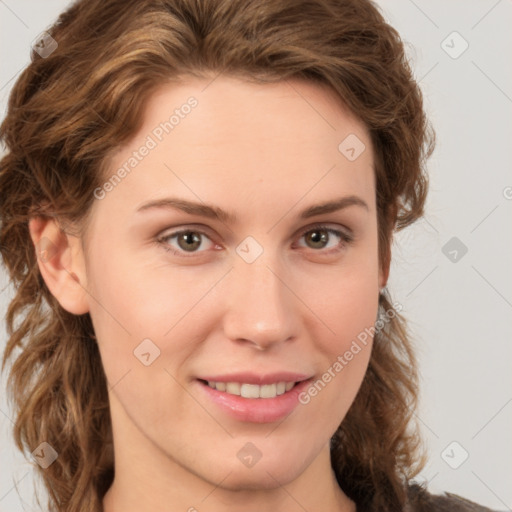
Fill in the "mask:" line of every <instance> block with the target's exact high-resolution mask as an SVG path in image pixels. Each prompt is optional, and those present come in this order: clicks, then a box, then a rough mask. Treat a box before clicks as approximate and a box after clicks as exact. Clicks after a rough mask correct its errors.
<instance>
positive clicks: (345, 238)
mask: <svg viewBox="0 0 512 512" xmlns="http://www.w3.org/2000/svg"><path fill="white" fill-rule="evenodd" d="M313 231H326V232H327V233H329V234H332V235H335V236H338V237H339V238H340V239H341V240H342V242H341V247H339V248H335V249H334V250H333V249H332V248H331V249H330V250H327V251H324V250H323V249H318V250H315V249H313V252H323V253H324V254H333V253H338V252H340V251H342V250H343V249H344V248H345V247H346V246H347V245H350V244H351V243H352V242H353V241H354V237H353V235H351V234H348V233H345V232H344V231H340V230H338V229H334V228H330V227H328V226H327V225H325V224H317V225H314V226H310V227H308V228H307V229H306V230H305V231H302V232H301V233H300V237H299V238H302V237H303V236H304V235H307V234H308V233H311V232H313ZM184 233H196V234H198V235H202V236H205V237H206V238H208V239H210V237H209V236H208V235H207V234H206V233H204V232H203V231H200V230H196V229H194V228H189V229H181V230H179V231H175V232H173V233H170V234H166V235H165V236H161V237H158V238H157V240H156V241H157V242H158V243H159V244H160V245H161V246H162V247H163V248H164V250H165V251H167V252H170V253H171V254H174V255H176V256H182V257H185V258H193V257H194V256H196V255H197V254H200V253H201V252H202V251H199V252H191V253H188V255H187V253H186V251H183V250H177V249H174V248H172V247H170V246H169V244H168V243H167V242H168V241H169V240H170V239H172V238H176V237H178V236H179V235H182V234H184Z"/></svg>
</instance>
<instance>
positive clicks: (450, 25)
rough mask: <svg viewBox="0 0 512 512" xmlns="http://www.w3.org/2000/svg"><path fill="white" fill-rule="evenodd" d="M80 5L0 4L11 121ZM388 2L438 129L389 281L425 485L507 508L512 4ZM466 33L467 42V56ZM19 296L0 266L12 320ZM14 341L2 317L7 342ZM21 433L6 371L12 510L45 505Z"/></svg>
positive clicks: (0, 446) (2, 296)
mask: <svg viewBox="0 0 512 512" xmlns="http://www.w3.org/2000/svg"><path fill="white" fill-rule="evenodd" d="M68 3H69V2H68V1H65V0H45V1H44V2H42V1H41V0H30V1H29V0H18V1H15V0H0V52H1V54H0V62H1V70H0V103H1V104H0V109H1V117H2V118H3V116H4V113H5V107H6V101H7V97H8V94H9V92H10V89H11V87H12V85H13V84H14V81H15V80H16V77H17V76H18V73H19V72H20V70H21V69H23V68H24V67H25V66H26V64H27V63H28V62H29V47H30V44H31V42H32V41H33V40H34V38H35V37H36V36H37V35H38V34H39V33H40V32H42V31H43V30H44V29H45V28H47V27H48V25H49V24H50V23H51V22H52V21H53V20H54V18H55V17H56V16H57V15H58V13H59V12H60V11H61V10H62V9H63V8H64V7H66V6H67V5H68ZM378 3H379V4H380V5H381V6H382V8H383V11H384V15H385V17H386V19H387V20H388V21H389V22H390V24H391V25H393V26H394V27H395V28H396V29H397V30H398V31H399V33H400V34H401V36H402V38H403V39H404V40H405V41H406V43H407V51H408V54H409V57H410V59H411V62H412V64H413V68H414V73H415V76H416V78H417V80H419V81H420V84H421V87H422V89H423V91H424V95H425V101H426V109H427V111H428V114H429V115H430V118H431V120H432V122H433V124H434V128H435V130H436V132H437V136H438V144H437V149H436V152H435V153H434V155H433V157H432V159H431V160H430V164H429V173H430V177H431V187H430V195H429V199H428V204H427V213H426V217H425V219H423V220H421V221H419V222H417V223H416V224H415V225H414V226H412V227H410V228H408V229H406V230H405V231H403V232H402V233H400V234H398V235H397V236H396V239H395V242H394V245H393V263H392V269H391V276H390V281H389V285H388V288H389V289H390V292H391V294H392V297H393V299H394V300H396V301H399V302H400V303H401V304H402V305H403V313H404V315H405V316H406V318H407V319H408V320H409V327H410V329H411V331H412V332H413V333H414V336H415V342H416V345H417V347H418V356H419V359H420V367H421V377H422V388H421V405H420V408H419V410H418V411H417V415H416V416H417V419H418V421H419V424H420V426H421V429H422V433H423V435H424V439H425V442H426V444H427V446H428V450H429V456H430V459H429V463H428V465H427V467H426V468H425V470H424V471H423V472H422V473H421V475H420V476H419V477H418V478H417V479H418V480H420V481H428V482H429V488H430V490H431V491H433V492H436V493H438V492H442V491H449V492H454V493H457V494H460V495H463V496H465V497H467V498H469V499H471V500H474V501H477V502H479V503H481V504H483V505H486V506H488V507H492V508H495V509H498V510H509V509H510V508H511V507H512V486H511V485H510V482H511V481H512V469H511V466H512V462H511V461H512V436H511V435H510V433H511V432H512V386H511V381H510V366H511V361H512V345H511V343H510V341H511V338H512V337H511V334H512V321H511V317H512V271H511V262H512V242H511V236H510V233H512V230H511V224H512V216H511V210H512V173H511V164H512V156H511V150H510V147H511V145H512V136H511V135H512V115H511V114H512V66H511V65H510V54H511V50H512V31H511V30H510V27H511V26H512V2H511V1H510V0H499V1H496V0H480V1H476V0H471V1H469V0H451V1H450V2H447V1H446V0H435V1H434V0H429V1H427V0H415V1H412V0H382V1H380V2H378ZM454 31H456V32H458V33H459V34H460V36H461V37H462V38H463V39H461V37H459V36H458V35H456V34H455V35H454V34H453V32H454ZM464 40H465V41H466V42H467V43H468V44H469V47H468V48H467V50H466V51H464V52H463V53H462V54H460V55H458V53H460V51H461V50H462V49H463V48H464V45H465V43H464ZM443 41H444V43H443ZM455 57H456V58H455ZM507 226H508V227H507ZM453 237H456V238H455V240H452V238H453ZM447 244H448V245H447ZM462 244H463V245H462ZM464 246H465V247H466V248H467V253H465V254H463V252H464ZM11 296H12V290H11V289H10V288H9V287H8V286H7V280H6V276H5V272H4V271H3V270H0V315H1V316H2V318H3V316H4V315H5V311H6V307H7V304H8V302H9V300H10V297H11ZM5 340H6V333H5V326H4V325H3V324H2V328H1V330H0V350H3V347H4V345H5ZM11 428H12V420H11V411H10V407H9V405H8V404H7V403H6V399H5V373H4V375H2V381H1V386H0V468H1V470H0V511H2V512H18V511H22V510H27V511H29V510H39V509H37V507H36V506H35V501H34V491H33V485H34V484H35V483H37V482H35V478H34V473H33V471H32V469H31V466H30V464H29V463H27V462H26V461H25V460H24V459H23V457H22V456H21V454H19V453H18V451H17V450H16V448H15V447H14V443H13V442H12V440H11V437H10V435H11V434H10V431H11ZM453 443H455V444H453ZM466 456H467V459H466V460H464V458H465V457H466ZM457 466H458V467H457ZM455 467H457V468H456V469H455ZM15 485H16V486H17V487H18V490H19V492H20V494H21V497H20V496H18V494H17V492H16V489H15ZM38 488H40V489H41V488H42V487H41V486H40V485H38ZM42 496H43V498H44V495H42ZM42 503H45V499H43V500H42Z"/></svg>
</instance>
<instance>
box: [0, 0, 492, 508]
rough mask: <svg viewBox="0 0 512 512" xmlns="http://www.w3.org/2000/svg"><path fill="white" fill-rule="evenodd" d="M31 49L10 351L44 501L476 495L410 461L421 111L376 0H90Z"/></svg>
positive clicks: (288, 502)
mask: <svg viewBox="0 0 512 512" xmlns="http://www.w3.org/2000/svg"><path fill="white" fill-rule="evenodd" d="M32 57H33V60H32V63H31V64H30V66H28V68H27V69H26V70H25V71H24V72H23V73H22V75H21V76H20V78H19V79H18V81H17V83H16V85H15V87H14V89H13V92H12V94H11V97H10V101H9V110H8V113H7V116H6V118H5V120H4V122H3V124H2V126H1V130H0V136H1V137H2V139H3V141H4V142H5V144H6V146H7V148H8V153H7V154H6V156H4V158H3V159H2V161H1V164H0V165H1V167H0V189H1V191H2V194H1V199H0V218H1V222H2V224H1V250H2V256H3V259H4V262H5V265H6V267H7V269H8V271H9V273H10V276H11V279H12V280H13V282H14V285H15V286H16V289H17V294H16V296H15V297H14V299H13V301H12V303H11V304H10V307H9V310H8V315H7V324H8V329H9V334H10V339H9V342H8V345H7V348H6V351H5V354H4V360H3V365H4V366H5V363H6V362H7V360H9V359H11V358H14V349H15V348H16V347H20V348H21V349H22V350H21V351H20V352H19V354H17V356H16V357H15V358H14V361H13V366H12V369H11V371H10V385H11V390H12V393H13V399H14V403H15V405H16V406H17V419H16V424H15V428H14V436H15V440H16V442H17V444H18V446H19V448H20V449H22V450H23V449H24V447H25V448H26V447H28V448H29V451H30V452H31V453H32V457H33V459H34V461H35V462H37V465H36V467H37V468H38V470H39V471H40V473H41V476H42V478H43V481H44V483H45V485H46V488H47V490H48V492H49V498H50V499H49V509H50V510H52V511H53V510H55V511H64V510H65V511H98V510H103V511H105V512H113V511H119V510H122V511H124V512H130V511H132V510H134V511H135V510H137V511H139V510H148V511H160V510H162V511H163V510H189V511H194V510H199V511H201V510H209V511H228V510H247V511H262V510H272V511H281V510H286V511H288V512H290V511H295V510H297V511H298V510H318V511H332V510H339V511H343V512H348V511H355V510H357V511H359V512H360V511H370V510H371V511H389V512H396V511H401V510H403V511H406V510H408V511H423V510H450V511H454V510H488V509H485V508H483V507H479V506H478V505H476V504H472V503H470V502H468V501H466V500H464V499H463V498H460V497H457V496H454V495H449V496H433V495H431V494H429V493H428V491H427V490H426V489H425V488H423V487H421V486H419V485H417V484H414V483H413V482H412V478H413V477H414V476H415V475H416V474H417V473H418V472H419V471H420V470H421V468H422V467H423V464H424V455H423V454H422V453H421V449H420V448H421V443H420V439H419V435H418V431H417V430H416V429H411V428H410V427H411V425H410V420H411V418H412V415H413V411H414V407H415V405H416V399H417V373H416V360H415V356H414V352H413V350H412V347H411V342H410V340H409V334H408V331H407V327H406V323H405V320H404V319H403V317H401V315H400V309H401V305H400V304H399V303H393V302H392V300H391V297H390V296H389V294H388V293H386V291H385V285H386V282H387V279H388V274H389V265H390V260H391V254H390V246H391V241H392V235H393V231H394V230H399V229H402V228H404V227H406V226H408V225H410V224H411V223H413V222H414V221H415V220H416V219H418V218H419V217H421V215H422V213H423V207H424V203H425V198H426V193H427V183H428V181H427V176H426V173H425V167H424V166H425V162H426V160H427V159H428V157H429V156H430V155H431V153H432V151H433V148H434V134H433V131H432V130H431V128H430V125H429V123H428V121H427V119H426V117H425V114H424V112H423V103H422V96H421V92H420V90H419V87H418V85H417V84H416V83H415V82H414V80H413V78H412V73H411V70H410V68H409V65H408V63H407V60H406V57H405V54H404V50H403V45H402V42H401V40H400V38H399V36H398V34H397V33H396V31H395V30H394V29H392V28H391V27H390V26H389V25H387V24H386V23H385V21H384V19H383V17H382V15H381V14H380V12H379V11H378V9H377V7H376V6H375V5H374V4H373V3H372V2H370V1H369V0H365V1H361V0H344V1H339V0H337V1H335V0H331V1H327V0H323V1H322V0H318V1H307V0H304V1H297V0H293V1H291V0H290V1H279V2H275V1H270V0H268V1H254V2H247V1H233V0H230V1H226V0H215V1H204V0H202V1H200V0H167V1H164V0H147V1H144V2H140V1H135V0H133V1H132V0H130V1H126V0H124V1H122V2H121V1H120V0H107V1H105V0H102V1H100V0H89V1H85V0H83V1H79V2H77V3H75V4H74V5H73V6H72V7H70V8H69V9H68V10H67V11H66V12H64V13H63V14H62V15H61V17H60V18H59V20H58V22H57V23H56V24H55V25H54V26H53V27H52V28H51V29H50V30H49V34H48V35H47V36H45V37H44V38H43V39H42V40H41V42H40V44H39V45H38V46H37V47H36V48H35V50H34V53H33V56H32Z"/></svg>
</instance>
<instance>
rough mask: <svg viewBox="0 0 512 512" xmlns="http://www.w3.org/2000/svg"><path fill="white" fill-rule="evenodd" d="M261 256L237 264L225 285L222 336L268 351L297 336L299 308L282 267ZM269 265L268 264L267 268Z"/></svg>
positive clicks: (298, 302) (288, 278)
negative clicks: (225, 298) (254, 259)
mask: <svg viewBox="0 0 512 512" xmlns="http://www.w3.org/2000/svg"><path fill="white" fill-rule="evenodd" d="M273 262H274V263H271V262H269V261H268V259H266V258H263V257H260V258H258V259H257V260H256V261H255V262H253V263H250V264H249V263H246V262H245V261H242V260H240V261H237V262H236V263H235V266H234V268H233V270H232V271H231V272H230V275H229V279H228V281H229V284H228V285H227V288H228V289H227V290H226V293H227V295H226V296H227V297H228V300H227V301H226V314H225V319H224V335H225V336H226V337H227V339H230V340H232V341H234V342H237V343H245V344H248V345H249V346H251V347H252V348H254V349H256V350H268V349H270V348H272V347H273V346H275V345H278V344H281V343H284V342H286V341H289V340H291V339H293V338H294V337H296V334H297V329H298V328H299V325H300V319H299V317H298V305H300V301H298V299H297V298H296V297H295V296H294V293H293V291H292V290H293V287H292V286H291V283H289V282H287V280H288V281H290V277H289V276H288V275H287V272H286V270H285V269H283V267H282V266H279V265H276V264H275V260H273ZM269 263H271V264H270V265H269Z"/></svg>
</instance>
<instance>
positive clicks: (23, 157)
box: [0, 0, 435, 512]
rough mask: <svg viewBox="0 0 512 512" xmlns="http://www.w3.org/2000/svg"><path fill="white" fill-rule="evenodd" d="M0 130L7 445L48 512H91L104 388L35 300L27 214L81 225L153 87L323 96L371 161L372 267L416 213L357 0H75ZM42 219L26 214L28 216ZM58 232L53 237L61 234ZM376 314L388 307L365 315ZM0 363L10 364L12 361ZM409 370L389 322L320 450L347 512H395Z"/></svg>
mask: <svg viewBox="0 0 512 512" xmlns="http://www.w3.org/2000/svg"><path fill="white" fill-rule="evenodd" d="M48 32H49V33H50V34H51V36H52V37H53V38H54V39H55V40H56V41H57V43H58V47H57V49H55V51H53V53H51V55H49V56H47V57H46V58H42V57H40V56H39V55H38V54H36V53H35V52H34V51H32V55H31V63H30V65H28V67H27V68H26V69H25V70H24V71H23V72H22V74H21V75H20V77H19V78H18V80H17V82H16V83H15V85H14V87H13V89H12V92H11V94H10V97H9V103H8V111H7V115H6V118H5V119H4V121H3V123H2V125H1V127H0V137H1V140H2V141H3V143H4V144H5V147H6V153H5V155H4V157H3V158H2V160H1V161H0V222H1V225H0V245H1V253H2V257H3V261H4V264H5V266H6V268H7V270H8V272H9V275H10V278H11V280H12V282H13V285H14V288H15V292H16V293H15V296H14V298H13V299H12V301H11V302H10V304H9V307H8V311H7V316H6V322H7V329H8V335H9V339H8V343H7V346H6V349H5V352H4V356H3V362H2V370H4V367H5V365H6V362H7V361H8V360H12V366H10V368H9V380H8V390H9V393H10V399H11V401H12V402H13V404H14V405H15V415H16V416H15V426H14V439H15V442H16V444H17V446H18V447H19V449H20V450H22V451H24V450H26V449H28V451H29V452H32V451H33V450H34V449H35V447H37V446H38V445H39V444H40V443H41V442H43V441H47V442H49V443H50V444H51V445H52V446H53V447H54V448H55V450H56V451H57V452H58V454H59V456H58V458H57V459H56V461H55V462H54V463H53V464H51V465H50V466H49V467H48V468H47V469H42V468H40V467H39V466H38V465H36V464H34V467H35V468H36V470H37V471H38V472H39V474H40V476H41V477H42V479H43V482H44V485H45V488H46V489H47V491H48V495H49V500H48V508H49V510H50V511H52V512H53V511H59V512H61V511H66V512H67V511H70V512H75V511H76V512H78V511H80V512H86V511H90V512H93V511H94V512H96V511H99V510H102V498H103V496H104V494H105V492H106V491H107V489H108V487H109V486H110V485H111V483H112V480H113V475H114V461H113V448H112V429H111V419H110V412H109V402H108V394H107V386H108V383H107V380H106V377H105V374H104V372H103V367H102V364H101V359H100V354H99V351H98V347H97V344H96V340H95V335H94V330H93V327H92V323H91V319H90V316H89V314H85V315H80V316H75V315H73V314H70V313H68V312H67V311H65V310H64V309H63V308H62V307H61V306H60V304H59V303H58V302H57V300H56V299H55V298H54V297H53V296H52V294H51V293H50V292H49V290H48V288H47V287H46V285H45V282H44V280H43V279H42V277H41V274H40V272H39V269H38V265H37V257H36V251H35V249H34V246H33V244H32V242H31V238H30V235H29V231H28V221H29V219H30V218H31V217H32V216H34V215H51V216H56V217H57V218H58V219H60V220H61V221H62V222H63V223H64V222H67V221H68V222H70V223H72V224H74V225H81V223H82V225H83V223H84V222H85V221H86V219H87V214H88V212H90V208H91V205H92V204H93V202H94V200H95V198H94V195H93V191H94V189H95V188H96V187H99V186H101V184H102V183H103V182H104V181H105V176H107V174H106V171H107V169H108V162H109V157H110V156H111V154H112V152H113V151H114V150H115V149H116V148H118V147H120V146H121V145H122V144H123V143H125V142H127V141H128V139H129V138H130V136H132V135H133V134H134V133H135V132H136V131H137V130H138V129H139V127H140V124H141V120H142V113H143V109H144V106H145V102H146V101H147V99H148V98H149V96H150V95H151V93H152V92H153V91H154V90H155V88H156V87H158V86H161V85H162V83H164V82H172V81H173V80H177V79H178V78H179V77H186V76H195V77H204V78H209V79H214V78H215V76H217V75H218V74H220V73H224V74H226V75H233V76H235V75H236V76H239V77H242V78H243V79H245V80H248V81H252V82H255V83H268V82H276V81H283V80H287V79H292V78H302V79H306V80H309V81H312V82H315V83H321V84H327V85H328V86H330V87H331V88H332V89H333V90H334V91H335V92H336V93H337V94H338V96H339V98H340V100H341V101H343V102H344V103H345V105H346V106H348V108H349V109H350V110H351V111H352V112H353V113H354V114H355V115H356V116H357V117H358V118H359V119H360V120H361V121H362V122H363V123H364V124H365V125H366V127H367V128H368V130H369V132H370V134H371V141H372V144H373V147H374V161H375V175H376V202H377V216H378V243H379V262H380V264H381V265H382V266H383V268H385V267H386V266H387V265H389V262H390V247H391V243H392V236H393V232H394V231H395V230H400V229H402V228H404V227H406V226H408V225H410V224H411V223H413V222H414V221H415V220H416V219H418V218H419V217H420V216H422V214H423V208H424V203H425V198H426V194H427V188H428V181H427V175H426V160H427V159H428V157H429V156H430V155H431V153H432V152H433V149H434V145H435V134H434V132H433V130H432V128H431V126H430V123H429V122H428V120H427V118H426V116H425V113H424V111H423V99H422V94H421V91H420V88H419V86H418V84H417V83H416V82H415V80H414V78H413V75H412V71H411V67H410V65H409V62H408V59H407V57H406V54H405V50H404V44H403V42H402V40H401V38H400V36H399V34H398V33H397V31H396V30H395V29H393V28H392V27H391V26H390V25H388V24H387V23H386V21H385V19H384V17H383V15H382V14H381V12H380V11H379V8H378V7H377V6H376V5H375V4H374V3H373V2H372V1H371V0H257V1H251V0H208V1H207V0H143V1H141V0H81V1H78V2H75V3H74V4H73V5H71V6H70V7H69V8H68V9H67V10H66V11H65V12H64V13H63V14H61V15H60V17H59V18H58V20H57V22H56V23H55V24H54V25H53V26H52V27H51V28H49V29H48ZM43 205H44V206H43ZM70 225H71V224H70ZM390 308H392V305H391V298H390V296H389V293H388V292H385V293H381V295H380V297H379V312H380V313H381V314H382V313H383V312H386V311H388V310H390ZM15 349H17V350H15ZM417 384H418V377H417V366H416V360H415V356H414V352H413V350H412V347H411V337H410V334H409V332H408V329H407V324H406V321H405V319H404V317H403V316H402V315H400V314H399V312H396V314H395V316H394V318H392V319H391V320H390V321H389V322H387V323H386V325H385V327H384V329H382V330H380V331H378V332H377V333H376V334H375V338H374V346H373V350H372V354H371V359H370V363H369V367H368V370H367V372H366V375H365V378H364V380H363V383H362V385H361V388H360V390H359V393H358V394H357V396H356V399H355V401H354V403H353V404H352V406H351V408H350V410H349V411H348V413H347V415H346V417H345V419H344V420H343V422H342V424H341V425H340V427H339V428H338V430H337V432H336V433H335V435H334V436H333V438H332V443H331V445H332V449H331V453H332V466H333V468H334V471H335V474H336V476H337V479H338V482H339V484H340V486H341V488H342V489H343V491H344V492H345V493H346V494H347V495H348V496H349V497H350V498H352V499H353V500H354V501H355V502H356V503H357V505H358V507H359V508H358V510H367V509H368V510H369V509H371V510H372V511H381V512H384V511H388V512H397V511H398V510H402V508H403V506H404V505H405V503H406V502H407V488H408V484H409V482H410V481H411V479H412V477H414V476H415V475H416V474H417V473H418V472H419V471H420V469H421V468H422V467H423V465H424V455H423V451H422V445H421V442H420V438H419V435H418V430H417V428H416V426H415V425H413V424H412V422H411V420H412V419H413V418H412V416H413V414H414V409H415V407H416V404H417Z"/></svg>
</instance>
